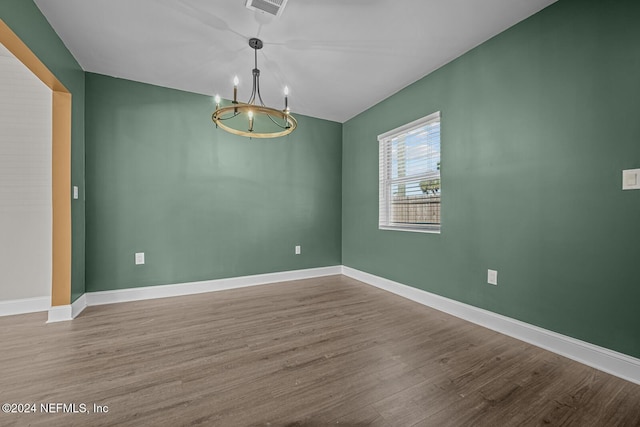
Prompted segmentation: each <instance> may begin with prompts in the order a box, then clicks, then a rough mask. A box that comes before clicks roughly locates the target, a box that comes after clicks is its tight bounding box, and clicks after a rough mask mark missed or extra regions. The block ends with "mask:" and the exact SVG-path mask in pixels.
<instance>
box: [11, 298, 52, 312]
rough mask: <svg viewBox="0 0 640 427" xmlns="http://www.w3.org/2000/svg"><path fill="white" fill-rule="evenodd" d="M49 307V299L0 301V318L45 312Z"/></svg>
mask: <svg viewBox="0 0 640 427" xmlns="http://www.w3.org/2000/svg"><path fill="white" fill-rule="evenodd" d="M50 306H51V297H35V298H23V299H14V300H9V301H0V316H13V315H14V314H26V313H37V312H39V311H47V310H49V307H50Z"/></svg>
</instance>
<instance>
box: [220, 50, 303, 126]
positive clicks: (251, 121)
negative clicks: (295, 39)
mask: <svg viewBox="0 0 640 427" xmlns="http://www.w3.org/2000/svg"><path fill="white" fill-rule="evenodd" d="M249 46H251V48H252V49H253V52H254V57H255V68H254V69H253V88H252V90H251V96H250V97H249V100H248V101H247V102H246V103H243V102H238V83H239V80H238V76H236V77H235V78H234V79H233V101H232V102H231V103H230V104H228V105H225V106H222V105H221V101H222V100H221V98H220V95H216V96H215V102H216V111H214V112H213V115H212V116H211V119H212V120H213V122H214V123H215V124H216V127H220V128H222V129H223V130H225V131H227V132H229V133H232V134H234V135H240V136H246V137H249V138H277V137H279V136H284V135H288V134H290V133H291V132H293V131H294V130H295V128H296V127H297V126H298V122H297V121H296V119H295V117H293V116H292V115H291V114H290V110H289V88H288V87H286V86H285V88H284V109H282V110H279V109H276V108H271V107H267V106H266V105H264V102H263V101H262V96H261V95H260V70H259V69H258V50H259V49H262V46H263V43H262V40H260V39H257V38H251V39H249Z"/></svg>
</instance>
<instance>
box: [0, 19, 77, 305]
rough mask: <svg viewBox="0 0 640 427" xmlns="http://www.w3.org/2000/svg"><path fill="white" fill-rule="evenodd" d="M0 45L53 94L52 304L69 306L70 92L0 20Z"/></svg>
mask: <svg viewBox="0 0 640 427" xmlns="http://www.w3.org/2000/svg"><path fill="white" fill-rule="evenodd" d="M0 43H2V44H3V45H4V46H5V47H6V48H7V49H8V50H9V51H10V52H11V53H12V54H13V55H14V56H15V57H16V58H17V59H18V60H19V61H20V62H22V63H23V64H24V65H25V66H26V67H27V68H28V69H29V70H31V72H32V73H33V74H34V75H35V76H36V77H38V78H39V79H40V80H41V81H42V82H43V83H44V84H45V85H47V86H48V87H49V88H50V89H51V90H52V91H53V96H52V104H53V123H52V125H53V126H52V137H51V139H52V141H51V147H52V149H51V154H52V162H53V167H52V200H53V270H52V283H51V305H52V306H61V305H68V304H69V303H70V302H71V93H70V92H69V90H68V89H67V88H66V87H65V86H64V85H63V84H62V83H61V82H60V81H59V80H58V79H57V78H56V76H55V75H54V74H53V73H52V72H51V71H49V69H48V68H47V67H46V65H44V64H43V63H42V61H40V59H38V57H37V56H36V55H35V54H34V53H33V52H32V51H31V49H29V47H28V46H27V45H26V44H24V43H23V42H22V40H20V38H19V37H18V36H17V35H16V34H15V33H14V32H13V31H12V30H11V28H9V27H8V26H7V24H5V23H4V21H3V20H2V19H0Z"/></svg>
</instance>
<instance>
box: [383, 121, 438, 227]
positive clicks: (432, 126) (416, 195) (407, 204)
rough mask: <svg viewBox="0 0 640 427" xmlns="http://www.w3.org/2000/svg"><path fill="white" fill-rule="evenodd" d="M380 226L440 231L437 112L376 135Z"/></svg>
mask: <svg viewBox="0 0 640 427" xmlns="http://www.w3.org/2000/svg"><path fill="white" fill-rule="evenodd" d="M378 143H379V178H380V181H379V191H380V195H379V216H378V218H379V223H378V227H379V228H381V229H400V230H408V231H431V232H438V231H440V197H441V193H442V189H441V185H440V184H441V181H440V112H436V113H433V114H430V115H429V116H427V117H423V118H422V119H419V120H416V121H414V122H411V123H409V124H407V125H404V126H401V127H399V128H397V129H394V130H392V131H389V132H386V133H384V134H382V135H379V136H378Z"/></svg>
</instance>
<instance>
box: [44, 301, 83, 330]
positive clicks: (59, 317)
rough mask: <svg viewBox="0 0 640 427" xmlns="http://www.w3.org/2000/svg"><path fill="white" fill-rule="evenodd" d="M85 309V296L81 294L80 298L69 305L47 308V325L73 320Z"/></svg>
mask: <svg viewBox="0 0 640 427" xmlns="http://www.w3.org/2000/svg"><path fill="white" fill-rule="evenodd" d="M85 308H87V297H86V294H82V295H81V296H80V298H78V299H77V300H75V301H74V302H73V303H72V304H69V305H58V306H55V307H51V308H49V319H48V320H47V323H55V322H65V321H67V320H73V319H75V318H76V316H78V314H80V313H82V310H84V309H85Z"/></svg>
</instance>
